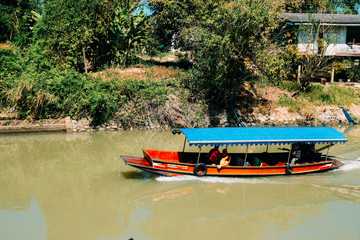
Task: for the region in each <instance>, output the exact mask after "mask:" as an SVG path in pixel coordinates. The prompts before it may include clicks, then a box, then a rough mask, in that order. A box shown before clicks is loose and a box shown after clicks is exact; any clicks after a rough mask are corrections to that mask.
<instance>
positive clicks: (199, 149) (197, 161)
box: [196, 146, 201, 164]
mask: <svg viewBox="0 0 360 240" xmlns="http://www.w3.org/2000/svg"><path fill="white" fill-rule="evenodd" d="M200 154H201V146H199V155H198V158H197V161H196V164H198V163H199V160H200Z"/></svg>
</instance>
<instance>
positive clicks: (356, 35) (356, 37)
mask: <svg viewBox="0 0 360 240" xmlns="http://www.w3.org/2000/svg"><path fill="white" fill-rule="evenodd" d="M346 43H347V44H353V43H357V44H360V27H348V28H347V33H346Z"/></svg>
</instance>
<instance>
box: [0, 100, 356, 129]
mask: <svg viewBox="0 0 360 240" xmlns="http://www.w3.org/2000/svg"><path fill="white" fill-rule="evenodd" d="M313 111H314V112H315V116H314V118H312V119H309V115H307V114H301V113H296V112H291V111H290V110H289V107H277V108H274V109H270V110H268V111H267V112H265V113H264V110H263V108H261V107H260V108H259V107H256V108H254V111H253V113H251V114H249V115H247V116H242V119H243V121H244V124H245V125H246V126H247V127H254V126H339V125H348V124H349V122H348V120H347V119H346V117H345V115H344V113H343V111H342V110H341V109H340V108H338V107H337V106H319V107H316V109H313ZM349 112H350V113H351V115H352V117H353V118H355V119H360V106H359V105H355V104H353V105H351V106H350V107H349ZM187 117H188V116H186V115H183V116H180V118H179V119H178V122H181V121H185V119H186V118H187ZM203 117H204V118H205V119H209V116H206V115H204V116H203ZM218 118H219V119H220V121H219V126H218V127H228V126H232V125H231V123H229V121H228V118H227V115H226V114H225V113H224V114H220V115H219V116H218ZM174 127H186V126H181V125H179V126H171V125H168V124H165V125H160V124H159V123H158V122H156V123H155V122H151V123H149V124H148V125H147V126H136V125H134V126H129V127H124V126H123V125H122V124H121V123H119V122H116V121H111V122H109V123H107V124H102V125H98V126H93V125H91V122H90V121H89V119H79V120H74V119H70V117H67V118H63V119H48V120H42V121H28V120H16V119H5V120H4V118H3V120H0V133H25V132H67V133H81V132H94V131H121V130H133V129H154V130H161V129H166V130H168V129H171V128H174ZM202 127H209V126H208V125H204V126H202Z"/></svg>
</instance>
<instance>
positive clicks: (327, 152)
mask: <svg viewBox="0 0 360 240" xmlns="http://www.w3.org/2000/svg"><path fill="white" fill-rule="evenodd" d="M329 150H330V144H329V146H328V149H327V151H326V158H325V161H327V159H328V156H329Z"/></svg>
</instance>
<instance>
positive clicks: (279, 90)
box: [0, 65, 360, 133]
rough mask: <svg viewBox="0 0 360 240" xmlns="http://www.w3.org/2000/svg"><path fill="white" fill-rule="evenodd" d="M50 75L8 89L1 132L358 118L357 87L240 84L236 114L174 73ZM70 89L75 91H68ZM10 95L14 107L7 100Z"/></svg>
mask: <svg viewBox="0 0 360 240" xmlns="http://www.w3.org/2000/svg"><path fill="white" fill-rule="evenodd" d="M56 74H59V75H56ZM56 74H55V75H54V76H52V75H51V76H50V77H51V78H49V79H47V78H44V79H43V80H44V81H45V80H46V79H47V84H50V85H51V86H52V87H49V86H45V85H44V86H43V88H39V89H36V90H35V89H34V86H37V85H36V84H30V85H29V86H26V87H24V86H25V85H24V86H23V85H21V86H20V87H19V88H12V90H11V91H13V93H14V94H15V93H16V94H18V95H16V96H17V97H16V98H15V97H14V96H13V95H12V94H8V98H4V99H3V104H4V105H3V106H2V110H1V109H0V133H18V132H43V131H45V132H46V131H62V132H68V133H71V132H92V131H119V130H132V129H171V128H177V127H184V128H194V127H229V126H237V125H238V121H237V118H239V119H241V121H242V122H243V123H244V124H245V125H246V126H248V127H250V126H335V125H339V124H340V125H346V124H348V120H347V119H346V117H345V115H344V113H343V111H342V110H341V109H340V108H339V107H338V106H342V107H345V108H348V109H349V113H350V114H351V115H352V117H353V118H354V120H355V121H356V122H358V121H359V119H360V100H359V99H360V98H359V96H360V91H359V89H360V88H359V87H360V85H359V84H358V83H357V85H351V86H349V85H347V84H344V83H337V84H331V85H330V84H327V85H320V84H317V83H313V84H312V85H311V87H310V88H309V91H307V92H303V93H300V94H299V95H297V96H293V93H294V91H295V89H298V86H297V85H296V84H297V83H296V82H293V81H284V82H282V84H281V85H279V86H273V85H271V84H269V83H264V82H256V81H255V82H253V81H250V82H244V83H243V91H242V92H239V93H238V94H239V97H238V98H237V100H236V101H235V103H234V107H235V108H232V105H230V106H227V109H217V110H216V112H214V106H213V105H209V103H207V101H206V99H205V98H204V97H203V96H202V95H201V93H196V92H193V91H191V90H190V89H189V88H187V87H186V82H188V81H189V80H188V78H189V76H188V75H187V72H186V71H184V70H182V69H179V68H173V67H165V66H156V65H151V66H147V65H137V66H133V67H131V68H126V69H121V68H109V69H106V70H103V71H100V72H97V73H91V74H87V75H79V74H78V73H74V72H65V73H56ZM47 77H49V76H47ZM34 79H35V78H34ZM184 79H185V81H184ZM40 82H41V83H43V81H40ZM73 84H77V85H78V86H77V87H76V88H75V87H69V85H70V86H73ZM49 89H50V90H49ZM51 89H52V90H51ZM54 89H55V90H56V91H54ZM78 89H80V91H79V90H78ZM99 89H100V90H99ZM45 90H46V91H45ZM9 96H10V97H9ZM11 97H13V98H14V99H15V100H16V101H15V102H11V101H10V100H11ZM14 105H15V107H14ZM215 107H216V106H215ZM234 111H235V112H236V116H235V114H234ZM41 116H49V117H48V118H49V119H46V118H45V119H42V118H44V117H41ZM64 116H72V117H71V118H70V117H67V118H66V119H67V120H65V118H64ZM39 118H40V119H41V120H36V119H39ZM24 119H25V120H24ZM33 119H35V120H33Z"/></svg>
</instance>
